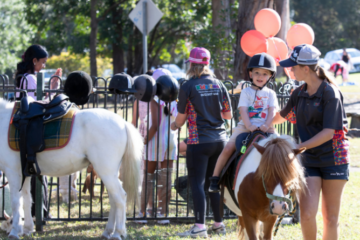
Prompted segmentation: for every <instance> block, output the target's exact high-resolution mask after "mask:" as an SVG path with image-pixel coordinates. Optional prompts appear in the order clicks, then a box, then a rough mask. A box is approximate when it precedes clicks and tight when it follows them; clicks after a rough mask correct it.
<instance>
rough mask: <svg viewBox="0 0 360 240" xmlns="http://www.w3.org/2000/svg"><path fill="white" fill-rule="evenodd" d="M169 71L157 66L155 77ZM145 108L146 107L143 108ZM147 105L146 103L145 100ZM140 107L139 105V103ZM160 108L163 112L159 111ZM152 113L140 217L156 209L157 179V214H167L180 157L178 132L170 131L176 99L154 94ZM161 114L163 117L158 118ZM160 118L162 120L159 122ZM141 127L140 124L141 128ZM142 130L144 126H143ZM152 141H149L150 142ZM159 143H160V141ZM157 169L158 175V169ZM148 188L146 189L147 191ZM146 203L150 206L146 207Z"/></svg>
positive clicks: (146, 147) (151, 214) (151, 213)
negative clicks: (175, 161) (164, 100)
mask: <svg viewBox="0 0 360 240" xmlns="http://www.w3.org/2000/svg"><path fill="white" fill-rule="evenodd" d="M163 75H169V76H171V73H170V71H169V70H166V69H162V68H160V69H156V70H155V71H154V73H153V78H154V79H155V80H156V79H158V78H159V77H160V76H163ZM144 109H145V108H144ZM146 109H147V104H146ZM139 110H140V106H139ZM159 111H160V114H159ZM150 112H151V114H150V116H149V120H150V122H149V131H148V132H147V134H146V135H145V137H144V142H145V144H146V145H147V146H145V149H147V152H145V154H144V155H145V156H144V157H145V158H146V160H147V161H146V162H145V163H144V170H145V171H146V169H147V171H146V176H144V178H143V181H142V182H143V183H142V192H141V210H140V213H139V217H143V216H144V215H145V213H147V214H148V216H154V212H155V210H156V206H154V207H155V209H153V205H154V202H153V200H154V197H153V196H154V187H155V182H157V187H158V188H157V197H158V206H157V210H158V213H157V217H160V218H161V217H164V216H165V215H166V210H167V209H168V206H169V202H170V198H171V182H172V181H171V175H172V172H173V161H174V160H176V159H177V146H178V137H177V136H178V135H177V131H172V130H171V129H170V133H169V131H168V130H169V128H170V125H169V119H168V118H169V117H170V123H171V122H173V121H174V119H175V117H176V116H177V104H176V102H175V101H173V102H171V103H169V104H166V103H165V102H163V101H161V100H160V101H159V100H158V98H157V97H155V98H154V99H153V100H152V101H151V102H150ZM159 117H160V118H159ZM144 120H145V121H144V127H145V129H146V128H147V122H146V121H147V117H145V119H144ZM158 122H160V124H159V126H158ZM140 129H141V128H140ZM140 131H141V130H140ZM148 141H149V142H148ZM158 143H159V144H158ZM157 159H158V160H159V161H158V162H159V163H160V167H157V166H156V165H157ZM157 168H159V169H158V170H157V176H156V174H155V170H156V169H157ZM145 188H146V192H145ZM146 206H148V209H147V210H146ZM137 222H138V223H146V221H144V220H139V221H137ZM158 223H159V224H168V223H169V220H160V221H158Z"/></svg>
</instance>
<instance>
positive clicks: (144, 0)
mask: <svg viewBox="0 0 360 240" xmlns="http://www.w3.org/2000/svg"><path fill="white" fill-rule="evenodd" d="M163 15H164V14H163V13H162V12H161V11H160V10H159V9H158V8H157V7H156V5H155V4H154V2H153V1H152V0H140V1H139V3H138V4H137V5H136V7H135V8H134V9H133V10H132V11H131V13H130V14H129V18H130V19H131V21H133V22H134V24H135V26H136V27H137V28H138V29H139V30H140V32H142V34H143V73H146V72H147V70H148V62H147V60H148V59H147V56H148V52H147V35H148V34H149V32H150V31H151V30H152V29H153V28H154V27H155V25H156V24H157V23H158V22H159V21H160V19H161V17H162V16H163Z"/></svg>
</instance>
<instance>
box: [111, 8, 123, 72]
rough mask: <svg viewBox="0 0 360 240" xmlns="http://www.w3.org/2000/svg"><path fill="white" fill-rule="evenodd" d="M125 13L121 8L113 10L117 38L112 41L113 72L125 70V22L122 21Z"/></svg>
mask: <svg viewBox="0 0 360 240" xmlns="http://www.w3.org/2000/svg"><path fill="white" fill-rule="evenodd" d="M122 14H123V9H122V8H120V9H119V10H116V9H114V10H113V11H112V23H113V24H114V26H115V40H113V43H112V50H113V51H112V58H113V73H114V75H115V74H117V73H121V72H124V65H125V62H124V50H123V48H122V42H123V32H122V31H123V28H122V26H123V22H122V21H121V15H122Z"/></svg>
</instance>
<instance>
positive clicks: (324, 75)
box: [308, 64, 337, 86]
mask: <svg viewBox="0 0 360 240" xmlns="http://www.w3.org/2000/svg"><path fill="white" fill-rule="evenodd" d="M308 67H309V68H310V69H311V70H313V71H314V72H315V73H316V75H317V76H318V77H319V78H321V79H323V80H326V81H328V82H329V83H331V84H333V85H335V86H337V84H336V83H335V79H334V78H333V75H332V74H330V72H328V71H326V70H325V69H323V68H322V67H320V66H319V65H317V64H315V65H308Z"/></svg>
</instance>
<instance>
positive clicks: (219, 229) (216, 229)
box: [210, 223, 226, 234]
mask: <svg viewBox="0 0 360 240" xmlns="http://www.w3.org/2000/svg"><path fill="white" fill-rule="evenodd" d="M210 231H213V232H215V233H217V234H226V229H225V224H224V223H221V224H220V226H218V227H215V223H214V224H213V225H212V226H211V227H210Z"/></svg>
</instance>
